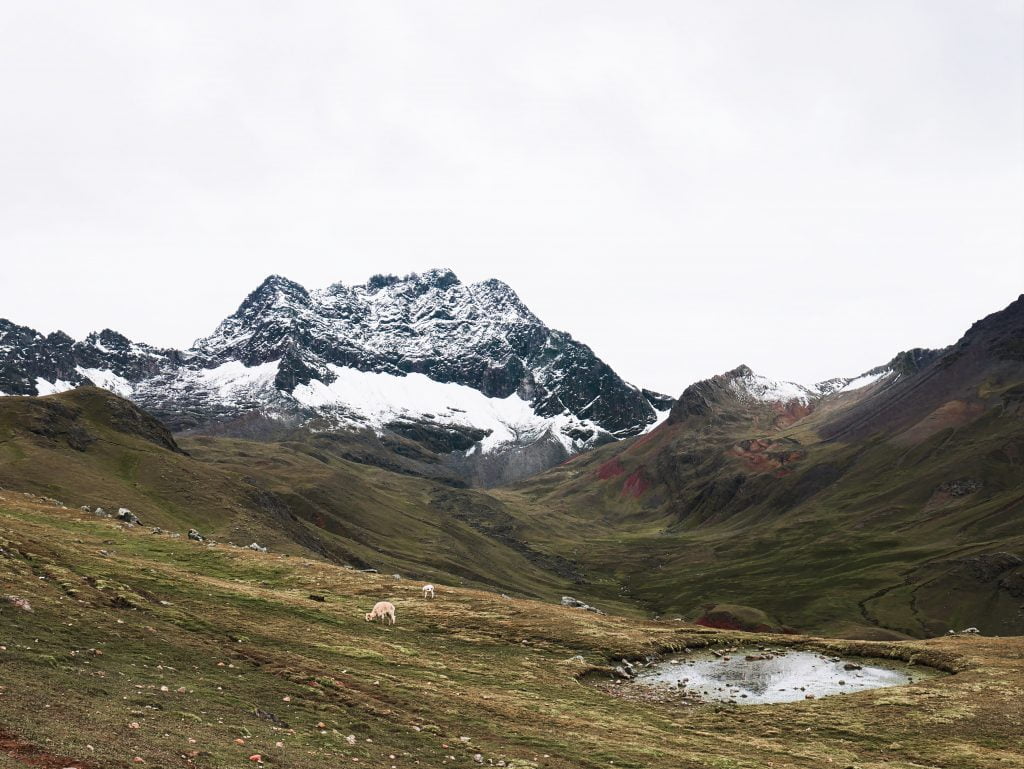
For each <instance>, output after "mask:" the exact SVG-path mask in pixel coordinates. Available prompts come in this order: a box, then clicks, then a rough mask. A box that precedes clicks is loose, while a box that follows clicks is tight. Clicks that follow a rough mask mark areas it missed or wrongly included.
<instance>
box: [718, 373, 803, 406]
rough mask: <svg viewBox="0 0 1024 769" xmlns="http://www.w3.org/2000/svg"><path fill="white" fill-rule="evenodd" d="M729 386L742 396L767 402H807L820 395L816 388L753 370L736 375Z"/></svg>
mask: <svg viewBox="0 0 1024 769" xmlns="http://www.w3.org/2000/svg"><path fill="white" fill-rule="evenodd" d="M729 387H730V388H732V390H733V391H734V392H735V393H736V394H737V395H739V396H740V397H746V398H751V399H753V400H757V401H762V402H765V403H791V402H793V401H798V402H800V403H805V404H806V403H809V402H810V401H811V400H812V399H814V398H817V397H819V395H820V393H819V392H818V391H817V390H816V389H813V388H810V387H805V386H804V385H801V384H797V383H796V382H786V381H783V380H778V379H769V378H768V377H765V376H761V375H760V374H754V373H753V372H751V373H749V374H746V375H744V376H737V377H735V378H734V379H733V380H732V381H730V382H729Z"/></svg>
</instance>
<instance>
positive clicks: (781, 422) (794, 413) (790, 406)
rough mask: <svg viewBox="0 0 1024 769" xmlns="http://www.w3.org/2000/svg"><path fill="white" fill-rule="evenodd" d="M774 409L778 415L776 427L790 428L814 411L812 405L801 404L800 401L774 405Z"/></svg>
mask: <svg viewBox="0 0 1024 769" xmlns="http://www.w3.org/2000/svg"><path fill="white" fill-rule="evenodd" d="M772 408H773V409H774V410H775V414H776V416H775V426H776V427H789V426H790V425H792V424H794V423H796V422H799V421H800V420H801V419H803V418H804V417H805V416H807V415H808V414H810V413H811V412H812V411H814V406H812V405H811V404H809V403H801V402H800V401H795V400H794V401H790V402H789V403H785V404H783V403H773V404H772Z"/></svg>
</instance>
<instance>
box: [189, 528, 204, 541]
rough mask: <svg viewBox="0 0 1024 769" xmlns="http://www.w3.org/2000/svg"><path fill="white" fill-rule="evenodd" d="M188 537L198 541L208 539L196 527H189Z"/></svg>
mask: <svg viewBox="0 0 1024 769" xmlns="http://www.w3.org/2000/svg"><path fill="white" fill-rule="evenodd" d="M188 538H189V539H192V540H195V541H196V542H205V541H206V537H204V536H203V535H202V534H200V533H199V532H198V531H196V530H195V529H189V530H188Z"/></svg>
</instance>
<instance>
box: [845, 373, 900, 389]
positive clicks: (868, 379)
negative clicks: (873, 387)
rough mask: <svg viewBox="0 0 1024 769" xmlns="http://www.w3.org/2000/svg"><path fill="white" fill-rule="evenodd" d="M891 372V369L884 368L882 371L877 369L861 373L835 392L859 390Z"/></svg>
mask: <svg viewBox="0 0 1024 769" xmlns="http://www.w3.org/2000/svg"><path fill="white" fill-rule="evenodd" d="M892 373H893V372H892V371H891V370H889V369H885V370H884V371H878V372H875V373H874V374H862V375H861V376H859V377H856V378H855V379H851V380H850V381H848V382H847V383H846V384H845V385H843V387H841V388H840V389H839V390H838V391H837V392H841V393H845V392H850V391H851V390H860V389H861V388H862V387H867V386H868V385H870V384H874V383H875V382H877V381H878V380H879V379H882V378H884V377H887V376H889V375H890V374H892Z"/></svg>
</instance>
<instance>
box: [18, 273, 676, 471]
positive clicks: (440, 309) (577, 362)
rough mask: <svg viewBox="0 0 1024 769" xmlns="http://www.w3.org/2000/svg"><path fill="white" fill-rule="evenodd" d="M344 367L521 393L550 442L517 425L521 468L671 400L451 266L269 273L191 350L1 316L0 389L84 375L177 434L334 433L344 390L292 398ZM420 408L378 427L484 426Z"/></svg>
mask: <svg viewBox="0 0 1024 769" xmlns="http://www.w3.org/2000/svg"><path fill="white" fill-rule="evenodd" d="M343 369H355V370H357V371H360V372H366V373H373V374H387V375H391V376H392V377H404V376H406V375H409V374H422V375H425V376H426V377H428V378H429V379H431V380H433V381H434V382H439V383H445V384H456V385H462V386H465V387H469V388H472V389H474V390H476V391H478V392H479V393H482V394H483V395H485V396H487V397H488V398H493V399H506V398H511V397H516V396H518V398H520V399H522V400H524V401H526V402H527V403H528V404H529V407H530V410H531V411H532V413H533V415H534V416H535V417H536V418H538V422H540V423H543V421H544V420H550V422H551V424H552V428H551V429H552V430H555V431H556V432H555V434H554V435H553V437H554V438H555V440H554V442H553V443H552V442H549V441H547V440H546V439H542V436H540V435H538V434H531V435H529V436H527V435H525V434H524V435H523V436H522V444H523V446H522V447H520V448H525V447H526V446H528V445H532V444H537V446H535V447H534V448H533V449H532V450H530V451H529V452H528V455H524V456H523V457H515V458H513V457H512V456H511V455H507V456H506V457H505V464H510V463H511V464H513V465H516V466H518V467H521V468H523V470H524V471H525V470H526V469H530V470H533V471H536V470H542V469H545V468H546V467H548V466H550V463H552V462H557V461H561V460H562V459H564V458H565V457H566V456H567V455H568V454H569V453H571V452H572V451H574V450H579V449H580V448H582V447H584V446H591V445H596V444H597V443H600V442H603V441H607V440H611V439H614V438H622V437H627V436H631V435H636V434H639V433H641V432H643V431H644V430H645V429H646V428H647V427H648V425H651V424H653V423H654V422H655V421H656V420H657V418H658V413H657V412H658V411H664V410H667V409H668V408H669V407H670V406H671V403H672V399H671V398H670V397H668V396H665V395H661V394H659V393H654V392H651V391H648V390H641V389H639V388H636V387H634V386H632V385H630V384H628V383H626V382H625V381H623V380H622V378H621V377H619V376H618V375H617V374H616V373H615V372H614V371H613V370H612V369H611V368H610V367H609V366H608V365H607V364H605V363H604V362H603V361H601V360H600V359H599V358H597V356H595V355H594V353H593V351H592V350H591V349H590V348H589V347H587V346H586V345H584V344H581V343H580V342H577V341H576V340H575V339H573V338H572V337H571V336H570V335H569V334H566V333H564V332H561V331H557V330H553V329H550V328H548V327H547V326H545V325H544V324H543V323H542V322H541V321H540V319H538V318H537V317H536V316H535V315H534V314H533V313H532V312H531V311H530V310H529V309H528V308H527V307H526V306H525V305H524V304H523V303H522V301H521V300H520V299H519V297H518V296H517V295H516V293H515V292H514V291H513V290H512V289H511V288H510V287H509V286H507V285H506V284H504V283H502V282H501V281H498V280H487V281H483V282H481V283H473V284H464V283H462V282H461V281H460V280H459V279H458V277H457V276H456V275H455V274H454V273H452V272H451V271H450V270H431V271H428V272H426V273H423V274H412V275H407V276H405V277H403V278H398V277H396V276H393V275H376V276H374V277H373V278H371V279H370V280H369V281H368V282H367V283H366V284H364V285H361V286H345V285H343V284H340V283H339V284H335V285H332V286H330V287H328V288H326V289H323V290H319V291H308V290H307V289H305V288H304V287H303V286H300V285H299V284H298V283H295V282H294V281H290V280H288V279H287V278H283V277H280V276H277V275H273V276H270V277H268V278H267V279H266V280H264V281H263V283H261V284H260V285H259V286H258V287H257V288H256V289H255V290H254V291H253V292H252V293H251V294H249V296H247V297H246V298H245V300H244V301H243V302H242V303H241V305H240V306H239V308H238V309H237V310H236V311H235V312H234V313H233V314H232V315H231V316H229V317H228V318H226V319H225V320H224V321H223V322H222V323H221V324H220V325H219V326H218V328H217V329H216V330H215V331H214V333H212V334H211V335H210V336H207V337H205V338H203V339H200V340H198V341H197V342H196V343H195V345H194V346H193V347H192V348H191V349H190V350H188V351H177V350H162V349H156V348H153V347H149V346H147V345H143V344H137V343H134V342H132V341H130V340H129V339H127V338H126V337H124V336H122V335H121V334H118V333H117V332H115V331H111V330H109V329H108V330H104V331H102V332H99V333H94V334H90V335H89V336H88V337H86V339H84V340H82V341H75V340H73V339H71V338H70V337H69V336H67V335H66V334H63V333H61V332H57V333H54V334H50V335H48V336H43V335H42V334H39V333H38V332H36V331H34V330H32V329H29V328H26V327H23V326H17V325H15V324H13V323H10V322H8V321H4V320H0V393H2V394H5V395H38V394H47V393H48V392H53V391H59V390H62V389H68V388H70V387H77V386H81V385H89V384H94V385H97V386H100V387H105V388H107V389H111V390H113V391H114V392H117V393H118V394H119V395H122V396H125V397H128V398H130V399H131V400H133V401H134V402H135V403H137V404H139V405H140V406H142V407H143V408H145V409H146V410H147V411H149V412H151V413H153V414H154V415H155V416H156V417H158V418H159V419H161V420H163V421H164V422H165V423H166V424H168V425H169V426H170V427H171V429H173V430H175V431H189V432H197V433H202V432H204V431H212V432H215V433H220V434H232V431H233V430H235V429H239V430H243V431H244V434H245V435H247V436H251V435H259V434H261V433H263V434H266V435H272V434H275V433H279V432H280V430H281V429H282V428H283V427H285V426H287V427H288V428H289V429H293V428H294V427H297V426H302V425H304V424H308V423H310V422H311V421H316V422H317V429H330V420H331V419H334V420H335V423H336V424H339V425H340V424H345V425H346V426H347V427H349V428H353V427H354V428H355V429H358V427H359V425H360V424H361V422H360V419H363V417H362V416H360V415H358V414H356V415H355V416H353V415H351V414H350V413H349V412H348V411H347V410H346V401H345V395H344V393H343V394H341V395H338V396H334V395H332V396H331V397H334V398H335V400H334V401H332V402H330V403H325V402H322V401H317V400H316V399H311V398H308V397H307V398H306V399H305V400H304V399H302V398H299V397H296V395H295V393H296V390H297V388H303V392H306V391H307V390H309V389H310V388H314V389H316V388H319V389H318V392H321V393H323V392H326V391H327V390H326V388H327V387H329V386H330V385H331V384H332V383H333V382H335V381H336V380H337V379H338V376H339V374H338V372H339V370H343ZM346 381H348V380H346ZM399 405H401V406H404V405H405V404H399ZM454 410H455V411H458V409H454ZM432 417H433V415H423V414H415V413H411V414H409V415H408V416H407V417H406V416H402V417H400V418H389V419H387V420H385V424H384V427H385V428H386V429H387V430H389V431H391V432H392V433H394V434H396V435H399V436H403V437H405V438H407V439H410V440H413V441H416V442H418V443H420V444H421V445H423V446H424V447H426V448H427V449H428V450H430V451H433V452H437V453H441V454H448V453H453V452H466V451H468V450H470V449H472V447H473V446H474V445H476V444H477V443H478V442H479V441H481V440H482V439H484V438H485V437H487V436H488V435H489V434H490V433H491V428H489V427H484V426H482V425H476V424H472V423H471V421H470V418H469V417H467V418H466V420H464V421H465V422H466V423H465V424H459V425H456V426H453V423H454V421H456V420H452V419H449V420H448V422H443V420H442V421H441V422H436V423H435V420H434V419H433V418H432ZM556 423H557V425H558V426H557V427H555V424H556ZM379 427H380V426H379V425H378V428H379ZM514 432H517V433H518V428H517V429H516V430H514ZM539 439H540V440H539ZM538 447H540V448H538ZM506 453H507V452H506ZM456 464H458V465H460V466H463V467H466V468H467V472H469V474H470V475H474V476H476V477H480V478H484V477H486V478H494V479H502V480H505V479H508V476H507V474H506V473H505V472H504V471H503V470H502V469H501V468H499V467H497V466H496V465H495V462H494V461H493V459H491V460H488V461H486V462H484V461H483V459H482V457H478V458H477V459H472V458H468V459H465V458H463V459H460V460H459V461H458V462H457V463H456ZM478 465H479V467H478ZM515 475H516V476H517V477H521V476H519V474H518V473H515Z"/></svg>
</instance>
